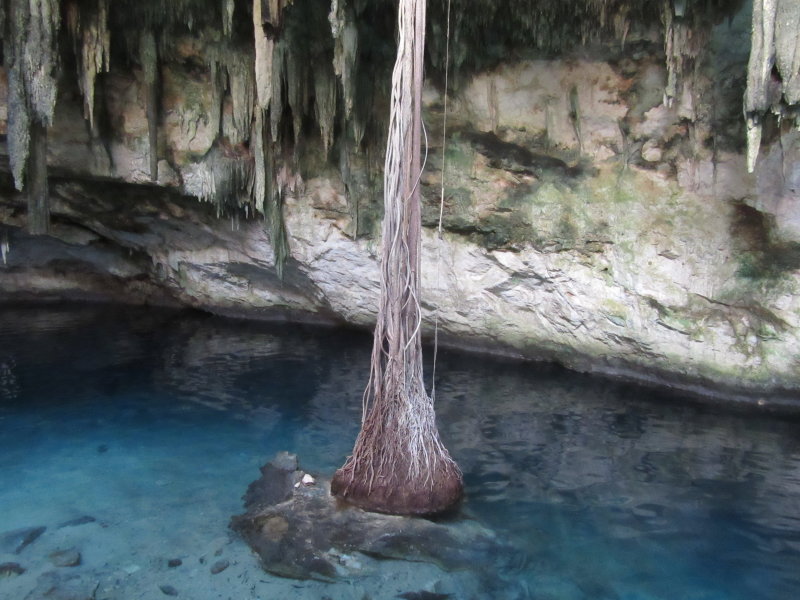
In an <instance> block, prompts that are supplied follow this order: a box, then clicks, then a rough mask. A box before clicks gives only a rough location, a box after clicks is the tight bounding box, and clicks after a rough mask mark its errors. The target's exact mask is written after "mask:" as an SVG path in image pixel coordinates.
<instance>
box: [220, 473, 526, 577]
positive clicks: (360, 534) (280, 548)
mask: <svg viewBox="0 0 800 600" xmlns="http://www.w3.org/2000/svg"><path fill="white" fill-rule="evenodd" d="M269 466H270V465H267V467H269ZM299 472H300V471H297V473H299ZM273 476H275V477H276V479H277V481H276V482H273V481H269V478H270V477H273ZM285 478H286V473H285V472H280V471H278V470H277V469H275V468H274V467H273V468H265V469H262V477H261V479H260V480H259V482H260V483H259V482H256V483H258V485H253V484H251V486H250V489H249V490H248V497H249V500H250V503H249V504H248V511H247V513H245V514H243V515H239V516H235V517H233V518H232V520H231V527H232V528H233V529H234V530H235V531H236V532H238V533H239V534H240V535H241V536H242V537H243V538H244V539H245V541H246V542H247V543H248V544H249V545H250V546H251V547H252V548H253V550H254V551H255V552H256V553H257V554H258V555H259V556H260V557H261V564H262V566H263V568H264V569H265V570H266V571H267V572H269V573H272V574H274V575H279V576H282V577H290V578H295V579H321V580H333V579H335V578H337V577H339V576H347V575H349V574H350V572H351V570H352V568H351V566H350V565H349V564H348V562H347V561H346V560H343V557H344V556H347V555H350V554H352V553H361V554H365V555H368V556H371V557H374V558H381V559H396V560H408V561H414V562H420V561H423V562H430V563H434V564H436V565H438V566H439V567H440V568H442V569H444V570H457V569H476V568H478V569H480V568H482V567H481V565H487V567H486V568H488V565H490V564H492V565H495V567H496V565H497V564H498V563H503V561H504V560H507V561H508V562H512V561H513V560H515V558H516V557H518V556H519V554H520V553H519V552H518V551H517V550H515V549H513V548H512V547H511V546H509V545H508V544H504V543H503V542H502V541H500V540H498V539H497V538H496V537H495V536H494V534H493V533H492V532H491V531H489V530H487V529H485V528H483V527H482V526H481V525H479V524H478V523H476V522H475V521H469V520H465V519H454V520H452V521H448V522H433V521H429V520H426V519H420V518H410V517H397V516H391V515H380V514H376V513H369V512H365V511H363V510H361V509H357V508H353V507H347V506H341V505H339V503H338V502H337V500H336V499H335V498H333V497H332V496H331V494H330V481H329V480H327V479H325V478H318V479H317V485H314V486H298V487H296V488H295V487H291V488H290V490H289V492H288V498H283V497H280V499H278V500H277V501H274V500H273V499H274V498H276V497H277V495H276V494H274V493H273V486H274V485H276V486H278V487H279V488H281V489H283V488H282V487H281V486H283V485H284V479H285ZM259 490H264V491H265V496H264V498H261V497H259V496H258V491H259Z"/></svg>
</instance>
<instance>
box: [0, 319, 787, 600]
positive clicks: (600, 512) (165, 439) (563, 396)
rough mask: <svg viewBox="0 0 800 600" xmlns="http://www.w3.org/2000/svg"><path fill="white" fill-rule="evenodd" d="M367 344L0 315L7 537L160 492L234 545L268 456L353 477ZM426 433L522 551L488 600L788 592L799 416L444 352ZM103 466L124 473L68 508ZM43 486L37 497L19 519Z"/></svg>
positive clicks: (205, 327)
mask: <svg viewBox="0 0 800 600" xmlns="http://www.w3.org/2000/svg"><path fill="white" fill-rule="evenodd" d="M370 344H371V340H370V338H369V336H366V335H362V334H356V333H351V332H342V331H337V330H332V329H319V328H316V329H312V328H309V327H306V326H300V325H287V324H283V325H275V324H265V323H250V322H241V321H230V320H224V319H219V318H214V317H209V316H206V315H199V314H193V313H185V312H174V311H163V310H153V309H119V308H108V307H105V308H102V307H51V308H47V309H33V308H26V307H5V308H2V309H0V441H2V444H3V447H4V448H5V451H4V453H3V454H2V456H0V475H2V477H3V480H4V481H6V480H8V481H18V482H19V484H18V486H16V487H14V486H11V487H12V488H14V489H10V488H6V487H5V486H4V490H3V491H0V509H1V510H2V513H3V514H4V515H10V518H9V525H8V528H9V529H10V528H13V527H15V526H17V525H19V526H22V525H29V524H30V521H31V520H36V519H49V520H51V521H57V520H63V519H65V518H68V517H69V516H70V514H72V513H70V511H74V510H78V508H76V507H79V506H83V504H86V503H91V504H92V506H93V507H94V508H93V510H94V511H96V512H98V513H103V511H108V513H109V514H114V513H113V511H112V509H111V506H112V505H114V503H119V502H128V504H126V505H124V506H122V507H116V508H117V510H120V511H123V512H124V513H125V514H126V515H127V516H126V517H124V518H130V519H132V520H135V519H137V518H144V517H137V516H136V515H137V514H138V512H137V511H141V510H143V508H142V507H147V508H152V507H153V503H152V502H151V500H150V499H149V497H148V495H151V496H152V495H153V494H155V493H156V491H157V492H158V494H160V495H161V496H160V497H161V501H160V502H161V504H159V506H160V509H159V510H166V509H165V508H164V506H165V505H166V506H167V507H169V506H172V505H173V504H174V507H175V508H174V510H176V511H179V512H181V511H182V512H184V513H185V512H186V511H185V506H184V505H182V504H181V501H182V499H184V498H186V497H191V498H193V501H199V500H198V499H202V500H203V501H204V502H208V503H212V505H213V506H214V511H216V512H213V514H211V515H209V514H208V513H204V515H203V517H202V518H203V519H204V520H205V521H204V523H205V522H206V521H207V520H209V519H212V520H213V518H216V519H217V521H218V523H216V525H215V526H216V527H218V528H219V529H221V530H223V531H224V527H225V523H226V521H227V515H230V514H233V513H234V512H237V510H238V509H239V508H240V504H239V497H240V496H241V493H242V492H243V491H244V488H245V487H246V485H247V483H248V482H249V481H250V480H251V479H253V478H254V476H255V473H256V469H257V466H258V465H259V464H262V463H263V462H264V461H265V460H266V459H268V458H269V457H270V456H271V455H272V454H274V453H275V452H277V451H278V450H289V451H292V452H296V453H298V454H299V455H300V458H301V461H302V463H303V466H304V467H305V468H307V469H309V470H311V471H313V472H319V473H323V474H326V473H327V474H330V473H332V472H333V470H334V469H336V468H337V467H338V466H339V465H340V464H341V463H342V462H343V460H344V458H345V456H346V455H347V453H348V452H349V451H350V449H351V448H352V443H353V440H354V438H355V435H356V433H357V431H358V427H359V422H360V411H361V394H362V392H363V388H364V385H365V383H366V381H367V375H368V361H369V352H370ZM429 354H430V353H429ZM427 371H428V372H430V369H427ZM437 418H438V422H439V426H440V430H441V433H442V437H443V438H444V440H445V442H446V445H447V446H448V448H449V449H450V451H451V453H452V454H453V456H454V457H455V458H456V460H457V461H458V463H459V465H460V466H461V468H462V470H463V472H464V479H465V484H466V490H467V499H466V501H465V503H464V505H463V507H462V513H463V514H464V515H466V516H468V517H470V518H474V519H477V520H478V521H480V522H482V523H483V524H485V525H487V526H488V527H490V528H491V529H492V530H493V531H494V532H495V533H496V535H497V536H498V537H500V538H502V539H504V540H507V541H509V542H510V543H512V544H513V545H514V546H516V547H517V548H519V549H520V550H521V551H522V552H520V553H516V554H514V555H513V556H514V558H513V560H508V559H507V557H505V558H503V559H502V560H501V559H500V557H498V562H497V564H496V565H494V573H495V576H496V579H497V581H496V582H495V583H497V585H499V586H500V587H498V589H503V590H507V589H508V588H507V587H503V586H502V585H500V584H501V583H503V582H505V583H508V582H514V583H515V585H517V586H518V587H517V588H516V589H518V590H520V591H519V594H518V595H517V596H515V597H530V598H542V599H544V598H559V599H572V598H574V599H583V598H592V599H600V598H665V599H666V598H686V599H689V598H698V599H699V598H704V599H705V598H720V599H721V598H726V599H733V600H738V599H742V600H745V599H747V600H752V599H757V598H763V599H770V600H775V599H779V600H780V599H783V598H786V599H789V598H794V597H795V596H794V594H795V593H796V591H797V589H800V435H798V422H797V420H796V419H795V420H791V419H778V418H775V417H770V416H764V415H755V414H743V413H740V412H727V411H725V410H724V409H722V408H720V407H705V406H702V405H698V404H696V403H693V402H689V401H687V400H686V399H685V398H682V397H680V396H676V395H673V394H670V393H669V392H665V391H657V390H652V389H646V388H641V387H637V386H631V385H625V384H621V383H616V382H610V381H605V380H600V379H597V378H593V377H589V376H583V375H579V374H575V373H571V372H568V371H566V370H564V369H561V368H559V367H556V366H551V365H539V364H526V363H509V362H503V361H501V360H496V359H491V358H487V357H477V356H469V355H464V354H460V353H457V352H454V351H440V354H439V361H438V364H437ZM201 457H202V458H201ZM73 458H74V460H73ZM187 463H188V466H187ZM112 465H113V468H112ZM91 469H98V470H97V471H96V472H93V471H91ZM54 470H55V471H58V470H67V471H69V474H70V477H60V476H54V475H53V473H54ZM114 470H125V473H126V477H125V478H124V479H123V478H120V479H119V480H117V479H114V480H110V479H109V480H108V481H107V482H106V484H105V486H106V487H105V489H103V490H102V491H92V490H93V488H91V487H83V488H80V489H79V490H77V491H76V489H75V486H76V485H77V484H76V481H79V482H80V481H84V483H85V484H86V485H89V483H88V482H89V481H94V480H95V479H94V478H96V477H98V476H99V475H98V473H108V472H109V471H114ZM189 472H191V473H189ZM104 476H105V475H104ZM137 477H139V478H141V479H138V480H137V479H136V478H137ZM6 478H8V479H6ZM134 480H136V481H138V482H139V483H138V487H137V486H136V485H133V483H132V481H134ZM148 485H152V486H153V487H147V486H148ZM37 486H38V487H37ZM42 486H50V488H51V489H50V490H49V492H50V493H49V497H50V500H49V502H48V503H46V505H44V506H40V507H38V508H36V509H34V508H32V507H30V506H27V505H26V503H29V499H30V495H31V494H36V493H39V492H40V491H41V487H42ZM59 486H61V487H59ZM70 486H71V487H70ZM154 490H155V491H154ZM164 494H167V496H164ZM82 503H83V504H82ZM189 512H191V511H189ZM168 514H169V518H176V516H175V513H168ZM72 516H74V514H73V515H72ZM119 518H120V519H123V516H119ZM149 518H150V517H148V519H149ZM165 518H167V517H165ZM180 518H183V519H186V520H187V522H186V524H185V525H184V526H179V527H178V530H179V531H180V532H183V533H182V534H181V536H182V537H181V539H180V542H176V543H189V542H190V541H191V539H192V535H195V534H196V532H193V533H187V532H188V531H189V530H190V529H191V528H192V527H195V525H193V522H190V521H191V519H192V518H193V517H192V516H191V515H190V514H189V515H182V516H181V517H180ZM148 522H149V521H148ZM153 527H156V525H153ZM158 527H160V525H159V526H158ZM156 528H157V527H156ZM3 529H5V528H3ZM159 531H160V530H159ZM0 533H1V532H0ZM158 535H161V534H156V533H154V534H152V536H155V537H156V539H158ZM176 535H177V534H176ZM198 535H199V534H198ZM152 536H151V538H152ZM187 540H188V541H187ZM151 541H152V539H151ZM142 543H143V544H144V543H145V542H142ZM377 576H378V575H376V577H377ZM484 584H486V582H483V583H482V584H481V585H484ZM486 585H488V586H489V587H491V586H490V584H486ZM486 589H488V588H486ZM498 593H501V592H498ZM209 597H211V596H210V595H209ZM247 597H250V596H247Z"/></svg>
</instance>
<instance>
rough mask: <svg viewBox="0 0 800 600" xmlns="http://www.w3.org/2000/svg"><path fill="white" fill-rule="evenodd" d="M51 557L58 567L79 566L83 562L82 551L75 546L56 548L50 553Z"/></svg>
mask: <svg viewBox="0 0 800 600" xmlns="http://www.w3.org/2000/svg"><path fill="white" fill-rule="evenodd" d="M49 558H50V562H51V563H53V565H55V566H56V567H77V566H78V565H80V564H81V553H80V552H78V550H76V549H75V548H68V549H66V550H56V551H55V552H51V553H50V557H49Z"/></svg>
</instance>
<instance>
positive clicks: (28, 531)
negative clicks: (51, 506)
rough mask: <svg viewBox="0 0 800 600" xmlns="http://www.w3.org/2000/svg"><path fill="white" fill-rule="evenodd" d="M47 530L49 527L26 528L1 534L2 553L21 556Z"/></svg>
mask: <svg viewBox="0 0 800 600" xmlns="http://www.w3.org/2000/svg"><path fill="white" fill-rule="evenodd" d="M46 529H47V527H25V528H24V529H15V530H13V531H9V532H6V533H3V534H0V552H2V553H6V554H11V553H14V554H19V553H20V552H22V551H23V550H24V549H25V548H27V547H28V546H29V545H31V544H32V543H33V542H35V541H36V540H37V539H38V538H39V536H40V535H42V534H43V533H44V532H45V530H46Z"/></svg>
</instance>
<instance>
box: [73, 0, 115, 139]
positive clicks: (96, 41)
mask: <svg viewBox="0 0 800 600" xmlns="http://www.w3.org/2000/svg"><path fill="white" fill-rule="evenodd" d="M67 27H68V29H69V32H70V35H71V37H72V40H73V45H74V48H75V59H76V63H77V67H78V87H79V88H80V90H81V93H82V94H83V114H84V117H85V118H86V119H88V121H89V124H90V126H91V127H92V129H94V89H95V86H94V82H95V78H96V77H97V74H98V73H103V72H106V71H108V69H109V61H110V58H111V33H110V30H109V29H108V0H94V2H92V3H90V4H88V5H87V4H80V3H78V2H77V1H72V2H70V4H69V5H68V7H67Z"/></svg>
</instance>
